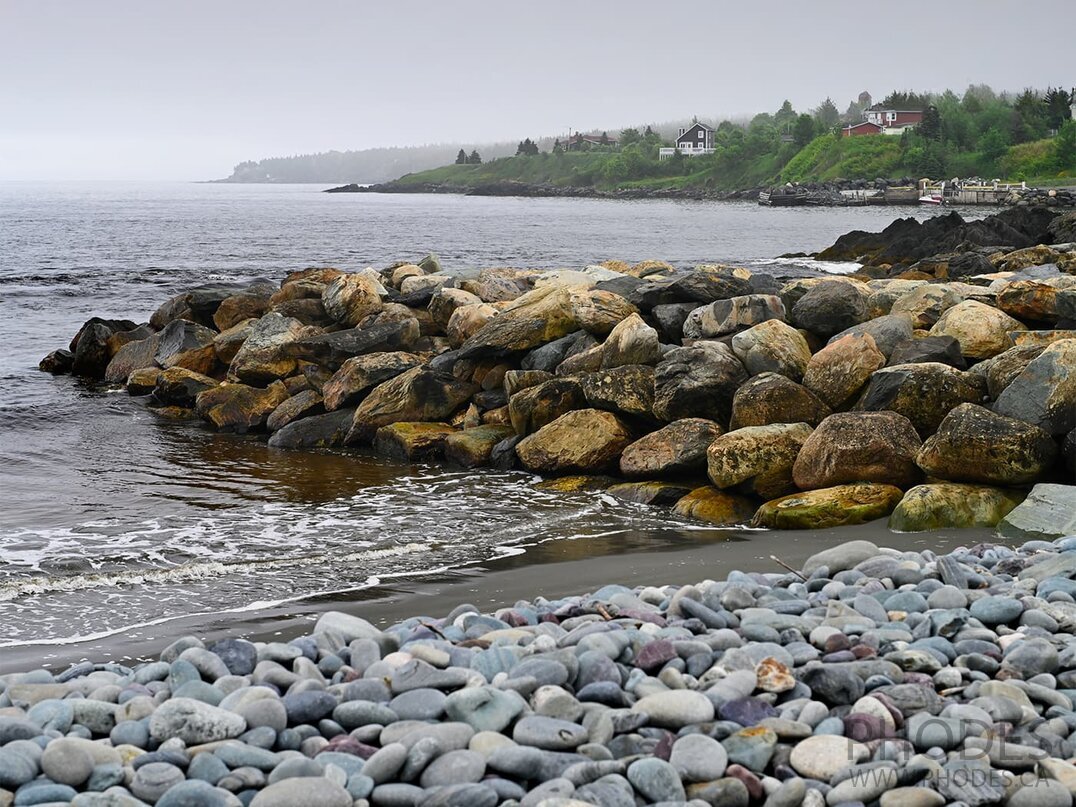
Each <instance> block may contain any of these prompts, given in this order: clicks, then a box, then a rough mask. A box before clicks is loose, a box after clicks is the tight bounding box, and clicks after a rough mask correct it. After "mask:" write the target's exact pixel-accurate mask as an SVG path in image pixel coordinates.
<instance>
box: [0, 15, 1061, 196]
mask: <svg viewBox="0 0 1076 807" xmlns="http://www.w3.org/2000/svg"><path fill="white" fill-rule="evenodd" d="M1032 23H1033V24H1032ZM1074 27H1076V4H1074V3H1073V2H1072V0H1038V2H1036V3H1034V4H1032V5H1026V4H1015V3H1011V2H1006V0H946V2H944V3H938V2H925V1H924V0H915V1H914V2H903V3H889V4H879V3H874V4H869V5H864V4H863V3H860V2H849V1H848V0H814V2H811V3H802V2H792V1H791V0H769V1H768V2H756V3H747V4H745V3H733V2H717V3H695V4H691V6H690V8H680V7H676V8H673V7H669V8H665V7H661V6H655V5H654V4H652V3H643V2H641V0H625V2H621V3H617V4H616V5H615V6H608V5H601V4H586V3H583V4H579V3H572V4H568V3H552V4H544V5H535V4H521V3H503V2H493V0H474V1H472V2H464V3H443V2H434V1H433V0H418V1H417V2H413V3H408V4H398V3H356V2H351V1H350V0H319V1H318V2H312V3H304V4H301V5H296V4H294V3H289V2H284V0H230V2H227V3H221V2H211V0H191V2H184V3H146V2H141V1H140V0H108V1H107V2H101V3H86V2H83V0H50V2H18V1H17V0H5V1H4V2H2V3H0V75H3V80H2V81H0V179H184V180H201V179H212V178H216V177H222V176H226V175H227V174H228V173H229V172H230V171H231V168H232V166H233V165H235V164H236V163H238V162H241V161H243V160H251V159H253V160H256V159H260V158H262V157H272V156H286V155H290V154H298V153H309V152H316V151H326V150H331V149H339V150H345V149H362V148H370V147H373V146H392V145H398V146H402V145H415V144H422V143H434V142H453V143H457V142H458V143H463V144H473V143H488V142H497V141H511V142H515V141H518V140H521V139H522V138H524V137H541V136H545V135H555V134H562V133H564V132H565V131H566V130H567V129H569V128H572V129H578V130H588V129H595V128H596V129H617V128H620V127H623V126H628V125H635V124H641V123H650V122H661V121H668V120H677V119H684V118H689V117H691V116H692V115H698V116H700V117H706V118H715V117H724V116H736V115H750V114H753V113H756V112H760V111H774V110H776V109H777V108H778V107H779V106H780V105H781V102H782V101H783V100H784V99H786V98H787V99H789V100H790V101H791V102H792V104H793V106H795V107H796V108H797V109H808V108H811V107H814V106H817V105H818V104H819V103H820V102H821V101H822V100H823V99H824V98H826V97H827V96H830V97H832V98H833V100H834V101H835V102H836V104H837V105H838V107H839V108H840V109H844V108H845V107H846V106H847V104H848V101H849V100H850V99H852V98H854V97H855V96H856V95H858V94H859V93H860V92H861V91H863V90H868V91H870V92H871V93H872V94H873V95H874V96H875V97H877V98H881V97H883V96H884V95H885V94H886V93H888V92H890V91H891V90H896V89H912V90H935V91H941V90H944V89H945V88H947V87H951V88H953V89H955V90H957V91H960V90H962V89H964V88H965V87H966V86H968V85H969V84H971V83H986V84H990V85H991V86H993V87H994V88H995V89H998V90H1016V91H1019V90H1020V89H1022V88H1024V87H1026V86H1035V87H1040V88H1041V87H1045V86H1047V85H1058V84H1061V85H1064V86H1065V87H1068V86H1069V84H1070V83H1071V82H1072V81H1073V77H1072V75H1071V70H1070V69H1069V66H1068V65H1067V64H1066V59H1070V58H1071V53H1072V36H1073V30H1074ZM1032 46H1033V53H1031V52H1029V48H1030V47H1032ZM1066 54H1067V55H1066Z"/></svg>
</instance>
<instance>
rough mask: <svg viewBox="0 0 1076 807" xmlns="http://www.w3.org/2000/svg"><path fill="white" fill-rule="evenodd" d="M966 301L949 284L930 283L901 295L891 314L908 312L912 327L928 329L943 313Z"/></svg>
mask: <svg viewBox="0 0 1076 807" xmlns="http://www.w3.org/2000/svg"><path fill="white" fill-rule="evenodd" d="M963 301H964V298H963V297H961V296H960V295H959V294H957V293H956V292H955V291H953V289H951V288H950V287H949V286H942V285H933V284H932V285H929V286H920V287H919V288H916V289H912V290H911V291H909V292H908V293H907V294H905V295H904V296H902V297H900V298H899V299H898V300H897V301H896V302H895V303H893V307H892V308H891V309H890V313H891V314H907V315H908V316H909V317H911V321H912V327H913V328H919V329H922V330H928V329H930V328H932V327H934V325H935V324H936V323H937V322H938V320H939V319H941V316H942V314H944V313H945V312H946V311H948V310H949V309H950V308H952V307H953V306H954V305H957V304H959V303H961V302H963Z"/></svg>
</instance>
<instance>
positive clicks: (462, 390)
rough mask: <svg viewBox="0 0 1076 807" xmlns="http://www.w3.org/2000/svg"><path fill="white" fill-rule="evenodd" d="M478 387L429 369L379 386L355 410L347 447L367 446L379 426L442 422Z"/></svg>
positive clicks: (412, 370) (426, 368) (414, 372)
mask: <svg viewBox="0 0 1076 807" xmlns="http://www.w3.org/2000/svg"><path fill="white" fill-rule="evenodd" d="M478 389H479V387H478V386H477V385H475V384H471V383H470V382H467V381H460V380H459V379H457V378H455V377H453V376H451V375H449V374H448V373H442V372H438V371H437V370H431V369H430V368H428V367H412V368H411V369H410V370H408V371H407V372H405V373H402V374H400V375H398V376H396V377H395V378H391V379H389V380H388V381H385V382H382V383H381V384H378V385H377V386H376V387H374V388H373V390H372V391H371V392H370V394H369V395H368V396H367V397H366V398H365V399H363V402H362V403H361V404H359V406H358V408H357V409H356V410H355V422H354V425H353V427H352V429H351V434H350V435H349V436H348V442H349V443H355V442H368V441H370V440H371V439H373V436H374V432H376V431H377V430H378V428H380V427H381V426H387V425H388V424H390V423H396V422H399V421H419V420H424V421H441V420H444V419H445V418H449V417H451V416H452V415H453V414H454V413H455V412H456V411H457V410H458V409H459V408H460V407H462V406H463V405H464V404H466V403H467V401H468V400H469V399H470V397H471V396H472V395H474V393H476V392H477V391H478Z"/></svg>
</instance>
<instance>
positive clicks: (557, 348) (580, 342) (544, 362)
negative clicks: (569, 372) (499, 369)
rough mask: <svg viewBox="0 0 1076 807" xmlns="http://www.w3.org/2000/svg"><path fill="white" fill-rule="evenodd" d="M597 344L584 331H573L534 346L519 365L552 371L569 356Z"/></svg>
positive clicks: (585, 351) (594, 346) (587, 349)
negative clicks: (547, 342) (536, 346)
mask: <svg viewBox="0 0 1076 807" xmlns="http://www.w3.org/2000/svg"><path fill="white" fill-rule="evenodd" d="M598 346H599V345H598V340H597V339H595V338H594V337H593V336H591V335H590V334H589V333H587V332H586V331H575V332H574V333H570V334H568V335H567V336H562V337H561V338H560V339H555V340H553V341H552V342H550V343H549V344H547V345H542V346H541V347H538V348H535V349H534V350H532V351H531V352H530V353H528V354H527V355H526V356H524V357H523V360H522V361H521V362H520V367H522V368H523V369H524V370H545V371H546V372H550V373H552V372H553V371H555V370H556V369H557V368H558V367H559V366H560V365H561V364H562V363H563V362H565V361H567V360H568V359H570V358H571V357H573V356H577V355H579V354H581V353H587V352H588V351H590V350H592V349H593V348H596V347H598ZM599 364H600V361H599ZM595 369H597V368H595ZM562 375H563V373H562Z"/></svg>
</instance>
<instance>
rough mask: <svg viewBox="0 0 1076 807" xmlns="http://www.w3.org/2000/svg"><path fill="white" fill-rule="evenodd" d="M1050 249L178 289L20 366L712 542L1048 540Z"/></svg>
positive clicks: (1056, 468)
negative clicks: (752, 268)
mask: <svg viewBox="0 0 1076 807" xmlns="http://www.w3.org/2000/svg"><path fill="white" fill-rule="evenodd" d="M1050 215H1053V214H1050ZM1036 220H1037V219H1036ZM1066 221H1067V219H1065V218H1064V217H1057V218H1056V219H1051V220H1050V221H1047V222H1039V225H1040V226H1042V227H1045V228H1059V229H1057V231H1058V232H1066V231H1065V230H1064V229H1063V228H1064V227H1068V226H1071V222H1069V223H1065V222H1066ZM1059 222H1060V224H1059ZM975 224H976V225H979V226H980V227H981V228H982V229H984V230H987V231H994V230H996V229H998V228H999V227H1002V226H1007V225H1004V222H1002V223H1001V224H995V225H987V224H983V223H982V222H976V223H975ZM1055 225H1056V227H1055ZM896 226H897V225H894V227H896ZM991 228H993V229H991ZM853 235H855V234H853ZM859 235H860V236H863V234H859ZM864 237H865V236H864ZM846 240H847V241H851V240H854V239H852V237H851V236H850V237H848V238H847V239H842V241H846ZM860 240H863V239H862V238H860ZM1059 250H1060V247H1057V248H1052V247H1041V248H1040V247H1033V248H1022V249H1017V250H1009V251H1004V250H999V251H997V252H995V253H994V254H993V255H992V256H991V258H989V259H985V258H984V260H985V261H986V264H987V265H986V267H985V268H988V269H990V271H988V272H985V273H982V274H976V275H969V276H967V277H965V278H963V279H962V280H960V281H955V280H949V281H947V282H939V281H938V279H937V278H930V279H927V278H926V277H925V276H922V275H917V276H916V277H914V278H913V277H909V276H902V277H884V278H871V277H870V276H869V275H866V274H861V275H854V276H849V277H811V278H799V279H794V280H790V281H781V280H778V279H777V278H775V277H774V276H772V275H767V274H758V273H751V272H749V271H746V270H744V269H740V268H735V267H729V266H722V265H702V266H697V267H694V268H692V269H677V268H674V267H673V266H671V265H669V264H667V263H663V262H661V261H646V262H643V263H640V264H636V265H634V266H631V265H628V264H625V263H622V262H616V261H610V262H607V263H606V264H604V265H601V266H589V267H586V268H585V269H582V270H569V269H564V270H554V271H531V270H520V269H487V270H484V271H482V272H480V273H478V274H477V275H475V276H473V277H468V278H456V277H453V276H451V275H449V274H447V273H445V272H444V271H442V270H441V268H440V265H439V263H438V262H437V261H436V259H435V258H432V257H431V258H429V259H427V260H424V261H423V262H421V263H420V264H409V263H404V264H398V265H395V266H392V267H390V268H388V269H385V270H383V271H376V270H374V269H366V270H363V271H361V272H353V273H345V272H341V271H339V270H336V269H309V270H304V271H301V272H295V273H292V274H290V275H288V276H287V277H286V278H285V280H284V281H283V283H281V284H279V285H278V284H276V283H271V282H269V281H262V280H256V281H251V282H247V283H243V284H217V285H212V286H204V287H200V288H197V289H192V290H190V291H188V292H185V293H182V294H179V295H177V296H176V297H174V298H172V299H171V300H169V301H167V302H165V303H164V304H163V305H162V306H161V307H160V308H159V309H158V310H157V311H156V312H155V313H154V314H153V316H152V317H151V318H150V321H149V322H148V323H145V324H137V323H134V322H131V321H127V320H109V319H100V318H94V319H92V320H90V321H88V322H87V323H86V324H85V325H84V326H83V328H82V329H81V330H80V331H79V333H78V334H76V335H75V337H74V339H73V340H72V342H71V344H70V346H69V348H68V349H65V350H59V351H55V352H53V353H52V354H50V355H49V356H48V357H46V358H45V359H44V360H43V361H42V363H41V367H42V369H45V370H49V371H51V372H73V373H75V374H77V375H81V376H87V377H90V378H95V379H100V380H101V381H103V382H105V383H111V384H117V385H126V388H127V390H128V392H130V393H131V394H132V395H138V396H144V397H145V399H146V401H147V403H148V404H149V405H150V406H151V407H153V408H154V411H156V412H157V413H159V414H160V415H161V416H162V417H169V418H195V419H201V420H203V421H204V422H206V423H207V424H208V425H210V426H211V427H212V428H215V429H218V430H221V431H231V432H240V433H245V432H262V433H267V434H268V435H269V437H268V439H269V445H270V446H274V447H279V448H281V449H304V448H306V449H310V448H345V449H346V448H347V447H352V446H365V447H372V449H373V450H374V451H377V452H379V453H382V454H385V455H388V456H393V457H396V458H399V459H403V460H436V459H444V460H447V461H449V462H451V463H454V464H456V465H461V466H463V467H477V466H483V465H492V466H494V467H497V468H502V469H512V468H522V469H524V470H527V471H531V472H534V473H539V474H542V475H545V476H549V477H561V478H560V479H553V480H550V481H549V482H548V483H547V484H549V485H552V486H558V485H562V486H565V487H567V488H572V487H576V488H577V487H579V486H581V485H584V486H589V487H593V488H602V489H608V491H609V493H610V495H613V496H615V497H619V498H622V499H624V500H628V501H634V502H642V503H650V504H667V505H671V506H672V507H673V508H674V509H675V510H676V511H677V512H678V513H681V514H686V515H691V516H692V517H695V518H699V519H702V520H705V521H708V522H710V523H713V524H717V525H731V524H742V523H744V522H748V521H749V522H751V523H753V524H754V525H755V526H761V527H782V528H827V527H833V526H840V525H848V524H856V523H862V522H864V521H867V520H871V519H877V518H883V517H887V516H889V517H890V518H891V525H892V526H893V527H894V528H896V529H900V530H910V531H915V530H927V529H934V528H936V527H939V526H951V527H965V526H969V527H970V526H974V527H993V526H996V525H999V524H1001V525H1002V527H1003V529H1006V530H1010V534H1015V535H1020V534H1023V535H1025V536H1026V537H1031V536H1032V535H1034V536H1036V537H1056V536H1058V535H1062V534H1066V533H1067V531H1068V530H1069V529H1071V526H1070V524H1069V522H1070V521H1071V519H1068V520H1066V519H1065V518H1061V517H1060V516H1058V515H1057V514H1058V513H1062V512H1064V510H1065V508H1066V507H1071V506H1072V505H1073V502H1074V501H1076V487H1074V486H1073V482H1074V481H1076V477H1074V473H1076V471H1074V466H1076V276H1073V275H1072V274H1069V273H1068V271H1065V270H1070V271H1071V270H1076V264H1074V263H1072V262H1070V261H1067V258H1066V260H1064V261H1063V260H1060V259H1057V260H1056V262H1052V263H1046V264H1044V265H1036V263H1035V262H1036V261H1039V262H1040V263H1041V262H1042V261H1044V260H1053V259H1054V258H1055V256H1057V255H1061V254H1064V255H1066V256H1067V255H1070V254H1071V255H1076V253H1067V252H1066V253H1061V252H1059ZM952 263H953V261H950V265H951V264H952ZM995 265H996V267H995ZM999 270H1000V271H999ZM565 476H568V477H571V478H569V479H564V478H563V477H565ZM580 477H582V478H580ZM1029 492H1031V493H1032V495H1031V496H1030V497H1029V498H1027V501H1024V500H1025V497H1027V495H1028V493H1029ZM1017 524H1022V525H1031V524H1034V525H1036V526H1034V527H1030V526H1024V527H1017V526H1014V525H1017Z"/></svg>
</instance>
